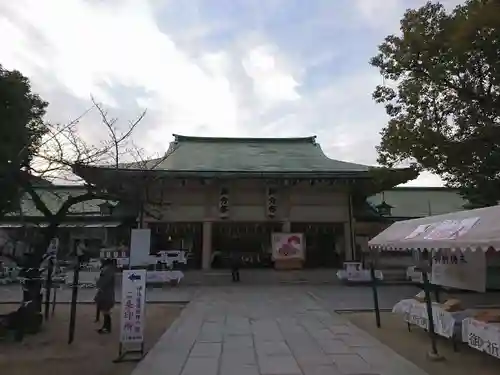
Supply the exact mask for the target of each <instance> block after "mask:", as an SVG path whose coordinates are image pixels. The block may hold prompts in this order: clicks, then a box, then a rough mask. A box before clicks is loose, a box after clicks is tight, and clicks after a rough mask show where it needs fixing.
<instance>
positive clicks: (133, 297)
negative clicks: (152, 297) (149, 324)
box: [120, 270, 146, 344]
mask: <svg viewBox="0 0 500 375" xmlns="http://www.w3.org/2000/svg"><path fill="white" fill-rule="evenodd" d="M145 301H146V270H125V271H123V274H122V301H121V315H122V317H121V324H120V342H121V343H122V344H130V343H136V344H137V343H142V342H143V341H144V321H145V316H144V314H145V308H144V307H145V306H144V305H145Z"/></svg>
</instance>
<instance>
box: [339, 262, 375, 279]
mask: <svg viewBox="0 0 500 375" xmlns="http://www.w3.org/2000/svg"><path fill="white" fill-rule="evenodd" d="M344 268H345V271H346V274H347V275H346V276H347V280H348V281H369V280H371V277H370V273H369V272H366V271H367V270H364V269H363V264H362V263H360V262H344Z"/></svg>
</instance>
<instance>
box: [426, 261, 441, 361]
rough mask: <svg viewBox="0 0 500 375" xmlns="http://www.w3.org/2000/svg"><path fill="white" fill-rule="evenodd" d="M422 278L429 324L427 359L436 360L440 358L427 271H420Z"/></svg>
mask: <svg viewBox="0 0 500 375" xmlns="http://www.w3.org/2000/svg"><path fill="white" fill-rule="evenodd" d="M422 277H423V281H424V293H425V305H426V309H427V319H428V322H429V329H428V331H429V336H430V339H431V352H430V353H429V357H430V358H431V359H434V360H437V359H441V358H442V357H441V356H440V355H439V353H438V349H437V343H436V332H435V330H434V317H433V315H432V302H431V292H430V283H429V277H428V275H427V269H423V270H422Z"/></svg>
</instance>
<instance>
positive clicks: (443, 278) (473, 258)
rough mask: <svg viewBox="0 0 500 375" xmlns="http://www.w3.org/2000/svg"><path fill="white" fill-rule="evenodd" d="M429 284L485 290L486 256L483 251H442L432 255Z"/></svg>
mask: <svg viewBox="0 0 500 375" xmlns="http://www.w3.org/2000/svg"><path fill="white" fill-rule="evenodd" d="M431 282H432V284H434V285H441V286H446V287H449V288H457V289H465V290H475V291H478V292H484V291H485V290H486V255H485V253H484V252H483V251H470V250H465V251H461V250H455V251H452V250H450V249H442V250H436V251H434V252H433V254H432V275H431Z"/></svg>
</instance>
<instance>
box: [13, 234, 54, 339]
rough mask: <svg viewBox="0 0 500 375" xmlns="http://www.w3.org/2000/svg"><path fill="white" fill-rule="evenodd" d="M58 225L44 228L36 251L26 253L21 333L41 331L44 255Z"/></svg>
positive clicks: (20, 274)
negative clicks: (42, 266)
mask: <svg viewBox="0 0 500 375" xmlns="http://www.w3.org/2000/svg"><path fill="white" fill-rule="evenodd" d="M56 230H57V225H50V226H49V227H47V228H44V229H43V231H42V233H41V234H42V235H41V237H39V238H38V241H37V240H35V241H34V242H35V243H34V244H33V245H34V246H33V247H34V251H33V252H32V253H29V254H25V257H24V262H23V263H22V266H21V270H20V273H19V276H20V278H21V280H22V284H21V285H22V290H23V301H22V307H21V309H20V313H21V316H22V327H18V331H19V330H20V331H21V332H20V333H19V335H20V336H21V337H22V335H23V334H24V333H28V334H34V333H37V332H39V331H40V328H41V326H42V322H43V315H42V300H43V295H42V289H43V284H44V280H43V277H42V272H43V269H42V268H41V265H42V262H43V260H44V256H45V254H46V252H47V248H48V247H49V244H50V241H51V240H52V238H53V237H54V235H55V232H56Z"/></svg>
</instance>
